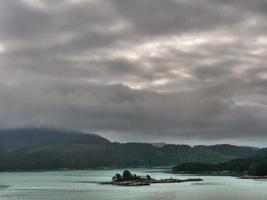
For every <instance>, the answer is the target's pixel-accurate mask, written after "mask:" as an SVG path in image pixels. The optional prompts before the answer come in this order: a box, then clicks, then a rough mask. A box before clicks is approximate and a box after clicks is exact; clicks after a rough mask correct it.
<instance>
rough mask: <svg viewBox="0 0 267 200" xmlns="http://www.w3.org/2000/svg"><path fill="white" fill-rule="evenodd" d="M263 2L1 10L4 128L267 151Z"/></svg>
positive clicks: (46, 5)
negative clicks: (52, 129) (234, 145)
mask: <svg viewBox="0 0 267 200" xmlns="http://www.w3.org/2000/svg"><path fill="white" fill-rule="evenodd" d="M266 57H267V1H266V0H253V1H252V0H0V129H6V128H20V127H48V128H58V129H71V130H82V131H86V132H94V133H99V134H101V135H102V136H104V137H107V138H109V139H111V140H113V141H121V142H126V141H137V142H168V143H187V144H214V143H233V144H240V145H256V146H267V145H265V144H266V143H267V65H266V64H267V61H266Z"/></svg>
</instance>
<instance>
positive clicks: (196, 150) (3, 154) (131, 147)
mask: <svg viewBox="0 0 267 200" xmlns="http://www.w3.org/2000/svg"><path fill="white" fill-rule="evenodd" d="M265 153H266V150H265V149H258V148H254V147H242V146H241V147H240V146H234V145H228V144H222V145H212V146H204V145H198V146H194V147H191V146H189V145H173V144H164V145H156V146H155V144H148V143H118V142H114V143H112V142H110V141H109V140H107V139H105V138H103V137H101V136H98V135H95V134H84V133H82V132H72V131H61V130H51V129H13V130H3V131H0V170H2V171H3V170H50V169H62V168H70V169H86V168H97V167H113V168H116V167H129V166H133V167H139V166H148V167H149V166H176V165H177V164H182V163H188V162H198V163H211V164H216V163H221V162H226V161H230V160H233V159H240V158H249V157H255V156H258V155H262V154H265Z"/></svg>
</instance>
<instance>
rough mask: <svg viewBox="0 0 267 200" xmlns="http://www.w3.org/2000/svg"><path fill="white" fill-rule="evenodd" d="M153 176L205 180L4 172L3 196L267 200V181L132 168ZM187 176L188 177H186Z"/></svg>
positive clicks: (18, 199) (14, 199)
mask: <svg viewBox="0 0 267 200" xmlns="http://www.w3.org/2000/svg"><path fill="white" fill-rule="evenodd" d="M130 170H131V171H132V172H133V173H136V174H140V175H146V174H148V173H149V174H150V175H151V176H152V177H153V178H157V179H161V178H169V177H170V176H172V177H173V178H193V177H196V178H198V177H200V178H203V179H204V182H201V183H200V182H199V183H177V184H176V183H175V184H154V185H151V186H148V187H130V188H129V187H118V186H112V185H100V184H98V183H99V182H103V181H109V180H110V178H111V177H112V176H113V175H114V174H115V173H118V172H119V173H121V171H122V170H84V171H54V172H9V173H0V200H85V199H86V200H91V199H92V200H112V199H114V200H122V199H123V200H130V199H144V200H160V199H164V200H176V199H177V200H178V199H179V200H214V199H216V200H252V199H253V200H266V199H267V181H265V180H242V179H237V178H235V177H227V176H201V175H190V174H189V175H179V174H175V175H173V174H171V175H170V174H168V173H167V172H168V171H169V169H164V170H159V169H130ZM185 176H186V177H185Z"/></svg>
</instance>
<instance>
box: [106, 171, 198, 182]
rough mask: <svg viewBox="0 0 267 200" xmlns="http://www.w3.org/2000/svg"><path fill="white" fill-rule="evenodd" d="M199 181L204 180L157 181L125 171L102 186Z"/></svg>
mask: <svg viewBox="0 0 267 200" xmlns="http://www.w3.org/2000/svg"><path fill="white" fill-rule="evenodd" d="M199 181H203V180H202V179H200V178H190V179H183V180H182V179H174V178H172V177H171V178H168V179H160V180H157V179H154V178H151V176H150V175H146V176H145V177H142V176H137V175H136V174H132V173H131V172H130V171H129V170H124V171H123V173H122V175H121V174H115V175H114V176H113V177H112V181H110V182H103V183H101V184H107V185H117V186H148V185H151V184H156V183H183V182H199Z"/></svg>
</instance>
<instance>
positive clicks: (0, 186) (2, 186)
mask: <svg viewBox="0 0 267 200" xmlns="http://www.w3.org/2000/svg"><path fill="white" fill-rule="evenodd" d="M9 187H10V185H0V189H4V188H9Z"/></svg>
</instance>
